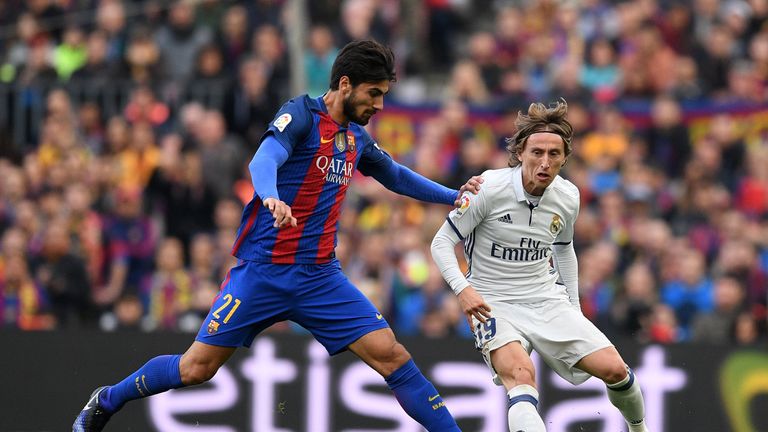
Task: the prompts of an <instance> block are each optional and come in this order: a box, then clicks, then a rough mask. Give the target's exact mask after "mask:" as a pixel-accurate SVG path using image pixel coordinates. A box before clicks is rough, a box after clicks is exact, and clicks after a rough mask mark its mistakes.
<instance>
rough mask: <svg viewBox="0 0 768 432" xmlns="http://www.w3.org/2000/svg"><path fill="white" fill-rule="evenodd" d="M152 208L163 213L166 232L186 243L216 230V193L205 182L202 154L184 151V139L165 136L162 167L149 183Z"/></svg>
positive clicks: (159, 167) (160, 166)
mask: <svg viewBox="0 0 768 432" xmlns="http://www.w3.org/2000/svg"><path fill="white" fill-rule="evenodd" d="M147 196H148V198H149V200H150V203H151V207H152V208H153V209H155V211H156V212H157V213H158V214H160V215H162V221H163V226H164V228H165V234H166V235H168V236H170V237H175V238H177V239H179V240H180V241H181V242H182V244H183V245H184V246H187V245H189V242H190V239H191V238H192V237H193V236H194V235H195V234H196V233H199V232H209V231H211V230H213V226H214V225H213V213H214V207H215V205H216V196H215V194H214V192H213V190H212V189H211V187H210V186H209V185H207V184H206V183H205V182H204V181H203V171H202V162H201V159H200V154H199V153H197V152H195V151H188V152H182V151H181V138H180V137H179V136H178V135H173V134H172V135H167V136H165V137H164V138H163V141H162V149H161V156H160V164H159V166H158V169H157V170H156V171H155V172H154V173H153V174H152V177H151V178H150V180H149V184H148V186H147Z"/></svg>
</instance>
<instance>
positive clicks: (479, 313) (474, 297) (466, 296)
mask: <svg viewBox="0 0 768 432" xmlns="http://www.w3.org/2000/svg"><path fill="white" fill-rule="evenodd" d="M458 299H459V306H460V307H461V311H462V312H464V315H466V317H467V324H469V328H470V329H471V328H473V326H472V318H473V317H474V318H475V319H476V320H478V321H480V322H481V323H483V324H485V320H487V319H488V318H490V317H491V307H490V306H488V303H486V302H485V299H483V296H481V295H480V294H478V292H477V291H475V289H474V288H473V287H472V285H467V287H466V288H464V289H463V290H461V292H460V293H459V295H458Z"/></svg>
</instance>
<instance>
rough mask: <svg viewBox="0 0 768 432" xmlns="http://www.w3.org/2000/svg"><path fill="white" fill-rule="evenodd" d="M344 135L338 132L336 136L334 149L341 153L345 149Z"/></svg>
mask: <svg viewBox="0 0 768 432" xmlns="http://www.w3.org/2000/svg"><path fill="white" fill-rule="evenodd" d="M345 138H346V137H345V135H344V133H342V132H339V133H337V134H336V142H335V143H334V144H336V149H337V150H338V151H340V152H343V151H344V150H346V149H347V140H346V139H345Z"/></svg>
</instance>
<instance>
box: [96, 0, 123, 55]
mask: <svg viewBox="0 0 768 432" xmlns="http://www.w3.org/2000/svg"><path fill="white" fill-rule="evenodd" d="M96 25H97V28H98V29H99V30H101V31H103V32H104V34H105V35H106V37H107V59H108V61H109V62H118V61H120V60H121V59H122V58H123V55H124V54H125V53H126V49H127V45H128V31H127V28H126V22H125V8H124V7H123V3H122V2H121V1H118V0H104V1H101V2H99V6H98V8H97V10H96Z"/></svg>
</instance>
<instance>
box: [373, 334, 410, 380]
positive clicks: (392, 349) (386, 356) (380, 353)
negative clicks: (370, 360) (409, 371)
mask: <svg viewBox="0 0 768 432" xmlns="http://www.w3.org/2000/svg"><path fill="white" fill-rule="evenodd" d="M410 359H411V355H410V354H409V353H408V350H406V349H405V347H404V346H403V345H402V344H400V343H399V342H394V343H393V344H392V345H390V346H388V347H381V348H380V349H378V350H376V352H375V353H374V361H375V362H376V363H377V364H378V367H377V368H375V369H380V370H379V372H380V373H381V374H382V375H383V376H385V377H387V376H389V375H391V374H392V373H393V372H394V371H396V370H397V369H399V368H400V366H402V365H404V364H405V363H406V362H408V360H410Z"/></svg>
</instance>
